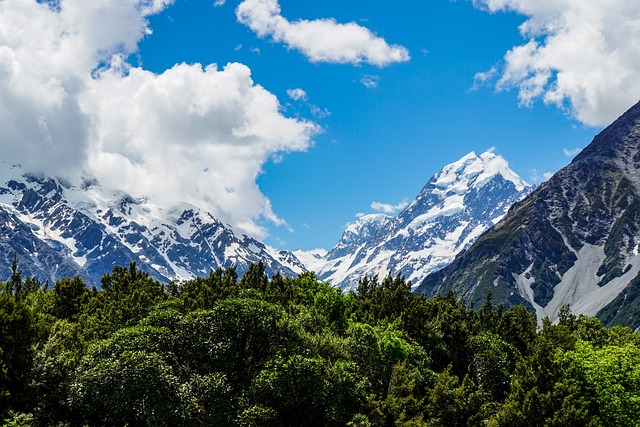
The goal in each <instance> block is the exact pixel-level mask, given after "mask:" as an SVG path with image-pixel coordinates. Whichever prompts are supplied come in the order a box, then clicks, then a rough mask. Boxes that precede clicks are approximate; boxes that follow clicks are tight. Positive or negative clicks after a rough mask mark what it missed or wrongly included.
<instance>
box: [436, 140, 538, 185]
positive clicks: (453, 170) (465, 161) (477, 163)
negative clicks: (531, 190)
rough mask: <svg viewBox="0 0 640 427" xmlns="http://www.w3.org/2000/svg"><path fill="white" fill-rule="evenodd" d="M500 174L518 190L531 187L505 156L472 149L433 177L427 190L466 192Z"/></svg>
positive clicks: (489, 151)
mask: <svg viewBox="0 0 640 427" xmlns="http://www.w3.org/2000/svg"><path fill="white" fill-rule="evenodd" d="M498 175H500V176H501V177H502V178H503V179H504V180H505V181H508V182H511V183H513V185H514V186H515V188H516V190H517V191H522V190H524V189H525V188H527V187H530V185H529V184H527V183H526V182H525V181H524V180H522V178H520V177H519V176H518V175H517V174H516V173H515V172H513V171H512V170H511V169H509V164H508V162H507V161H506V160H505V159H504V158H503V157H501V156H498V155H496V154H495V153H494V152H493V150H488V151H486V152H484V153H483V154H481V155H480V156H478V155H476V153H475V152H473V151H472V152H471V153H469V154H467V155H466V156H464V157H463V158H461V159H460V160H458V161H457V162H454V163H451V164H450V165H447V166H445V167H444V168H443V169H442V170H441V171H440V172H438V173H437V174H436V175H435V176H434V177H433V178H432V180H431V181H430V182H429V184H428V185H427V187H425V190H426V191H432V190H431V187H435V188H437V189H439V190H441V191H442V193H443V194H465V193H467V192H468V191H469V189H470V188H481V187H482V186H484V185H486V184H487V183H488V182H489V181H491V180H492V179H493V178H494V177H496V176H498Z"/></svg>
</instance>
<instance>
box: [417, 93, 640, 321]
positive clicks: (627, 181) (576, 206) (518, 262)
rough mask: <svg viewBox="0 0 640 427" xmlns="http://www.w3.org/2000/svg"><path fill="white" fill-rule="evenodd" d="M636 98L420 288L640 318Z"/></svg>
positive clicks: (545, 309)
mask: <svg viewBox="0 0 640 427" xmlns="http://www.w3.org/2000/svg"><path fill="white" fill-rule="evenodd" d="M639 245H640V103H639V104H637V105H635V106H634V107H632V108H631V109H630V110H629V111H627V112H626V113H625V114H624V115H622V116H621V117H620V118H619V119H618V120H616V121H615V122H614V123H613V124H611V125H610V126H609V127H607V128H606V129H605V130H604V131H602V132H601V133H600V134H599V135H598V136H596V137H595V138H594V140H593V141H592V142H591V144H590V145H589V146H588V147H587V148H585V149H584V150H583V151H582V152H581V153H580V154H579V155H578V156H577V157H576V158H575V159H574V160H573V161H572V162H571V164H569V165H568V166H567V167H565V168H563V169H562V170H560V171H559V172H557V173H556V174H555V175H554V176H553V177H552V178H550V179H549V180H548V181H547V182H545V183H544V184H542V185H541V186H540V187H539V188H538V189H536V190H535V191H534V192H533V193H532V194H531V195H530V196H529V197H527V198H526V199H524V200H523V201H521V202H519V203H518V204H516V205H515V206H514V207H513V208H512V209H511V210H510V211H509V213H508V215H507V217H506V218H505V219H504V220H503V221H502V222H500V223H499V224H498V225H496V226H495V227H493V228H492V229H491V230H489V231H488V232H486V233H485V234H484V235H482V236H481V237H480V238H479V239H478V240H477V241H476V243H475V244H474V245H473V246H472V247H471V248H469V249H468V250H467V251H466V252H464V253H463V254H461V255H460V256H459V257H457V258H456V259H455V261H454V262H453V263H452V264H450V265H449V266H448V267H446V268H444V269H442V270H440V271H438V272H435V273H433V274H431V275H429V276H428V277H427V278H426V280H425V281H424V282H423V283H422V284H421V285H420V286H419V288H418V289H417V290H418V291H419V292H422V293H424V294H426V295H427V296H432V295H436V294H438V293H446V292H448V291H449V290H454V291H455V292H457V293H460V294H461V293H466V295H467V298H468V299H469V300H470V301H476V302H481V301H482V300H483V299H484V298H485V296H486V294H487V291H488V290H489V289H491V290H492V295H493V299H494V301H496V302H502V303H504V304H505V305H506V306H508V305H512V304H525V305H527V306H528V307H529V308H530V309H531V310H535V312H536V313H537V316H538V320H539V321H540V320H542V319H543V318H544V317H545V316H548V317H549V318H550V319H551V320H555V319H557V316H558V311H559V309H560V308H561V307H562V306H563V305H565V304H569V305H570V308H571V310H572V311H573V312H574V313H577V314H586V315H596V316H598V317H599V318H601V319H602V320H603V321H604V322H605V323H608V324H613V323H623V324H627V325H630V326H633V327H639V326H640V298H638V296H640V254H639V253H640V249H639V248H640V246H639Z"/></svg>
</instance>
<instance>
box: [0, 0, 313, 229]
mask: <svg viewBox="0 0 640 427" xmlns="http://www.w3.org/2000/svg"><path fill="white" fill-rule="evenodd" d="M170 3H171V1H170V0H155V1H151V0H93V1H90V2H88V1H86V0H65V1H62V2H59V3H55V4H53V3H51V4H44V3H38V2H36V1H35V0H2V1H0V134H2V135H3V138H2V142H1V144H2V148H3V150H2V151H3V160H4V161H9V162H12V163H20V164H22V165H23V166H24V168H25V169H27V170H28V171H31V172H44V173H46V174H52V175H56V176H60V177H63V178H66V179H69V180H72V181H73V180H78V179H80V177H82V176H83V175H90V176H92V177H95V178H97V179H98V180H99V181H100V182H101V183H102V184H103V185H104V186H109V187H116V188H120V189H123V190H124V191H127V192H128V193H130V194H132V195H134V196H139V195H145V196H149V197H151V198H152V199H153V200H155V201H158V202H163V203H165V202H166V203H174V202H178V201H181V202H189V203H192V204H194V205H196V206H199V207H201V208H204V209H208V210H210V211H212V213H213V214H214V215H216V216H218V217H219V218H220V219H221V220H223V221H226V222H228V223H230V224H231V225H232V226H234V228H236V230H238V231H241V232H244V233H248V234H251V235H254V236H256V237H264V235H265V231H264V229H263V228H262V227H261V226H259V225H258V222H260V218H262V219H266V220H268V221H271V222H272V223H275V224H278V225H285V226H286V224H285V223H284V221H283V220H281V219H280V218H278V217H277V215H276V214H275V213H274V212H273V209H272V207H271V203H270V201H269V200H268V199H267V198H266V197H265V196H264V195H263V194H262V193H261V191H260V189H259V187H258V186H257V184H256V178H257V176H258V175H259V174H260V173H261V172H262V166H263V164H264V163H265V162H266V161H268V160H269V159H270V158H273V157H276V156H278V155H282V153H287V152H291V151H300V150H305V149H307V148H308V147H309V146H310V144H311V143H312V142H311V137H312V135H313V134H314V133H315V132H317V131H318V129H317V126H316V125H315V124H313V123H311V122H307V121H304V120H299V119H291V118H287V117H285V116H283V115H282V114H281V108H280V104H279V102H278V99H277V98H276V97H275V96H274V95H273V94H271V93H270V92H268V91H267V90H266V89H264V88H263V87H261V86H259V85H256V84H255V83H254V82H253V80H252V78H251V71H250V70H249V68H247V67H246V66H244V65H242V64H228V65H227V66H225V67H224V68H223V69H218V67H217V66H216V65H208V66H206V67H203V66H201V65H199V64H194V65H187V64H178V65H176V66H174V67H173V68H171V69H169V70H166V71H165V72H163V73H161V74H154V73H151V72H149V71H146V70H144V69H142V68H133V67H131V66H130V65H129V64H128V63H127V62H126V58H127V57H128V56H129V55H130V54H132V53H135V52H136V51H137V45H138V42H139V41H140V40H141V39H142V38H143V37H145V36H147V35H149V34H150V33H151V30H150V29H149V27H148V22H147V20H146V17H147V16H149V15H150V14H153V13H157V12H159V11H161V10H163V9H164V8H165V7H167V6H168V5H169V4H170Z"/></svg>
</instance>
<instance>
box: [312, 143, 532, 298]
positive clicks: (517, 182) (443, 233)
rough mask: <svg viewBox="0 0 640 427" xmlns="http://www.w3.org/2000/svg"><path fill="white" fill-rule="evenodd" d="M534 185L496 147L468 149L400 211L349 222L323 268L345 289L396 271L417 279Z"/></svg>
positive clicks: (320, 273) (445, 260) (445, 261)
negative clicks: (498, 153)
mask: <svg viewBox="0 0 640 427" xmlns="http://www.w3.org/2000/svg"><path fill="white" fill-rule="evenodd" d="M530 191H531V186H530V185H529V184H527V183H526V182H524V181H523V180H522V179H521V178H520V177H519V176H518V175H517V174H515V173H514V172H513V171H512V170H511V169H509V166H508V164H507V162H506V161H505V160H504V158H502V157H500V156H498V155H496V154H495V153H493V151H487V152H485V153H484V154H482V155H480V156H478V155H476V154H475V153H469V154H468V155H466V156H464V157H463V158H462V159H460V160H458V161H457V162H455V163H452V164H450V165H447V166H445V167H444V168H443V169H442V170H441V171H440V172H439V173H437V174H436V175H435V176H434V177H433V178H431V179H430V180H429V182H428V183H427V184H426V185H425V186H424V188H423V189H422V191H420V194H418V196H417V197H416V199H415V200H414V201H413V202H412V203H411V204H410V205H408V206H407V207H406V208H405V209H404V210H403V211H402V212H400V213H399V214H398V215H397V216H395V217H391V216H387V215H382V214H372V215H365V216H363V217H361V218H359V219H358V220H357V221H355V222H354V223H352V224H350V225H349V226H348V227H347V228H346V230H345V232H344V234H343V235H342V239H341V240H340V242H338V244H337V245H336V246H335V247H334V248H333V249H332V250H331V251H329V253H328V254H327V255H326V256H325V257H324V260H325V264H324V265H322V266H321V267H320V268H319V269H317V270H316V272H317V274H318V276H319V277H320V278H321V279H323V280H327V281H328V282H329V283H331V284H332V285H334V286H339V287H341V288H344V289H351V288H353V287H354V286H355V285H356V284H357V283H358V280H359V279H360V278H362V277H364V276H369V277H371V276H373V275H378V276H379V277H382V276H386V275H387V274H388V273H389V272H391V274H392V275H394V276H395V275H396V274H399V273H400V274H402V275H403V276H404V277H405V278H406V279H407V280H411V281H412V283H414V284H418V283H420V282H421V281H422V280H423V279H424V278H425V277H426V275H427V274H429V273H430V272H433V271H435V270H438V269H440V268H442V267H444V266H445V265H447V264H448V263H450V262H451V261H452V260H453V258H454V257H455V256H456V254H457V253H458V252H460V251H462V250H463V249H465V248H467V247H469V246H470V245H471V243H473V242H474V241H475V239H476V238H478V236H480V234H482V232H484V231H485V230H487V229H488V228H489V227H491V226H492V225H493V224H495V223H496V222H497V221H499V220H500V218H502V217H503V216H504V215H505V214H506V212H507V210H508V209H509V207H510V206H511V205H512V204H513V203H515V202H516V201H518V200H520V199H522V198H523V197H524V196H526V195H527V194H528V193H529V192H530ZM308 267H309V269H312V268H311V266H308Z"/></svg>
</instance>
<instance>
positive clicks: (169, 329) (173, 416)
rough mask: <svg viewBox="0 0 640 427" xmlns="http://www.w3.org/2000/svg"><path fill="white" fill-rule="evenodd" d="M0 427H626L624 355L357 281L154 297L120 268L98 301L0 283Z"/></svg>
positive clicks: (398, 285) (625, 336)
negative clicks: (0, 425)
mask: <svg viewBox="0 0 640 427" xmlns="http://www.w3.org/2000/svg"><path fill="white" fill-rule="evenodd" d="M0 417H1V418H0V419H2V420H4V423H5V425H10V426H29V425H33V426H76V425H88V426H106V425H130V426H164V425H167V426H182V425H184V426H187V425H188V426H345V425H348V426H456V425H457V426H566V425H575V426H581V425H584V426H636V425H638V424H640V340H639V337H638V335H637V334H636V333H634V332H633V331H632V330H631V329H629V328H627V327H622V326H614V327H611V328H606V327H604V326H603V325H602V324H601V323H600V321H599V320H597V319H596V318H593V317H585V316H579V317H576V316H574V315H573V314H571V312H570V310H569V308H568V307H565V308H563V310H562V312H561V315H560V320H559V322H558V323H557V324H551V323H550V322H549V321H544V322H543V324H542V326H541V327H539V326H538V325H537V323H536V319H535V315H534V314H532V313H530V312H528V311H527V310H526V309H525V308H524V307H522V306H514V307H511V308H509V309H508V310H503V308H502V307H500V306H498V307H495V306H494V304H493V302H492V298H491V294H490V293H489V295H487V298H486V301H485V303H484V305H483V306H482V307H479V308H475V307H467V306H466V305H465V304H464V303H463V302H462V299H461V298H459V297H457V296H455V295H453V294H451V293H450V294H448V295H443V296H438V297H436V298H433V299H431V300H427V299H425V298H424V297H423V296H421V295H417V294H415V293H412V292H411V285H410V283H408V282H406V281H405V280H404V279H403V278H402V277H395V278H393V277H385V278H383V279H379V278H377V277H373V278H362V279H361V280H360V283H359V285H358V287H357V290H356V291H355V292H350V293H348V294H343V293H342V292H341V291H340V290H337V289H334V288H332V287H331V286H329V285H328V284H326V283H323V282H322V281H320V280H319V279H318V278H317V277H316V276H315V275H314V274H313V273H305V274H302V275H300V276H299V277H297V278H287V277H282V276H280V275H277V274H276V275H275V276H273V277H271V278H269V277H267V275H266V274H265V267H264V265H262V264H261V263H260V264H254V265H252V266H251V267H250V268H249V270H248V271H247V272H246V273H245V274H244V275H243V276H242V278H239V277H238V274H237V273H236V271H235V269H234V268H229V269H217V270H215V271H212V272H211V274H210V275H209V276H208V277H205V278H197V279H193V280H189V281H184V282H174V283H169V284H166V285H163V284H161V283H159V282H157V281H155V280H153V279H152V278H150V277H149V276H148V275H147V273H145V272H143V271H141V270H139V269H138V268H137V267H136V265H135V264H131V265H130V266H129V267H115V268H114V269H113V271H112V272H110V273H108V274H105V275H104V277H103V278H102V286H101V289H96V288H92V289H88V288H87V286H86V284H85V283H84V282H83V281H82V280H81V279H79V278H78V277H75V278H65V279H62V280H59V281H58V282H56V283H55V284H54V285H53V286H51V287H49V286H43V285H42V284H40V283H38V282H37V281H35V280H34V279H32V278H28V277H27V278H23V277H22V274H21V272H20V271H19V270H18V269H17V267H16V266H15V263H14V268H13V271H12V275H11V278H10V279H9V280H8V281H7V282H5V283H2V284H0Z"/></svg>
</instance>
